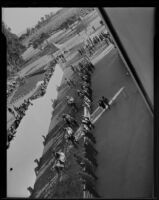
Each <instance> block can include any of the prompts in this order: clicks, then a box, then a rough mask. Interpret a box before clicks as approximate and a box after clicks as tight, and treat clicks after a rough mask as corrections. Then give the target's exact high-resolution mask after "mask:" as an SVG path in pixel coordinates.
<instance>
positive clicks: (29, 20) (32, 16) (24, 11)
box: [2, 7, 61, 35]
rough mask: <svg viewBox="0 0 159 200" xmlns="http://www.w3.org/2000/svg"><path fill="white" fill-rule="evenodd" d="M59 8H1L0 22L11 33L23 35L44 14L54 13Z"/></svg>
mask: <svg viewBox="0 0 159 200" xmlns="http://www.w3.org/2000/svg"><path fill="white" fill-rule="evenodd" d="M59 9H61V8H57V7H56V8H54V7H52V8H2V20H3V21H4V23H5V24H7V26H8V27H10V28H11V31H12V33H15V34H17V35H19V34H21V33H23V32H24V31H25V30H26V29H27V28H31V27H32V26H34V25H36V23H37V22H38V20H39V19H40V18H41V17H43V16H44V15H45V14H50V12H56V11H58V10H59Z"/></svg>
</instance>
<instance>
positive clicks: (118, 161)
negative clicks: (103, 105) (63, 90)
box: [92, 50, 153, 198]
mask: <svg viewBox="0 0 159 200" xmlns="http://www.w3.org/2000/svg"><path fill="white" fill-rule="evenodd" d="M95 67H96V70H95V72H94V74H93V77H92V87H93V99H94V104H93V109H94V110H95V109H96V107H97V101H98V99H99V98H100V97H101V96H102V95H104V96H106V97H108V98H111V97H112V96H113V95H114V94H115V93H116V92H117V91H118V90H119V89H120V88H121V87H122V86H125V89H126V94H125V95H120V97H118V100H117V101H116V102H115V103H114V104H113V105H112V108H111V110H109V111H107V112H105V113H104V114H103V115H102V117H101V118H100V119H99V120H98V121H97V122H96V123H95V131H94V134H95V137H96V140H97V144H96V149H97V150H98V152H99V153H98V156H97V162H98V169H97V176H98V178H99V179H98V181H97V192H98V193H99V194H100V195H101V197H103V198H139V197H141V198H150V197H151V195H152V187H153V119H152V116H151V115H150V113H149V111H148V110H147V107H146V105H145V103H144V101H143V99H142V97H141V95H140V93H139V91H138V90H137V88H136V86H135V84H134V83H133V80H132V78H131V77H130V76H126V68H125V66H124V64H123V62H122V60H121V59H120V57H119V55H118V54H117V52H116V50H112V51H111V52H110V53H109V54H108V55H106V56H105V57H104V58H102V59H101V60H100V61H99V62H98V63H96V64H95Z"/></svg>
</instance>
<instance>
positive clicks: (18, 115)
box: [7, 65, 55, 148]
mask: <svg viewBox="0 0 159 200" xmlns="http://www.w3.org/2000/svg"><path fill="white" fill-rule="evenodd" d="M54 68H55V65H51V66H49V68H48V69H47V71H46V73H45V77H44V81H43V83H42V84H41V86H40V87H39V89H38V90H37V91H36V93H35V94H33V95H32V96H31V97H29V98H28V99H25V100H24V102H23V103H22V104H21V105H20V106H19V107H16V106H14V105H13V108H10V107H9V108H8V111H9V112H10V113H11V114H12V115H14V117H15V120H14V122H13V124H12V125H11V126H10V128H9V130H8V134H7V148H9V146H10V142H11V141H12V140H13V139H14V137H15V134H16V129H17V128H18V126H19V124H20V122H21V120H22V118H23V117H24V116H25V112H26V110H27V109H28V107H29V105H33V104H32V102H31V101H32V100H34V99H37V98H38V97H41V96H43V95H44V94H45V93H46V88H47V85H48V83H49V80H50V78H51V76H52V74H53V72H54Z"/></svg>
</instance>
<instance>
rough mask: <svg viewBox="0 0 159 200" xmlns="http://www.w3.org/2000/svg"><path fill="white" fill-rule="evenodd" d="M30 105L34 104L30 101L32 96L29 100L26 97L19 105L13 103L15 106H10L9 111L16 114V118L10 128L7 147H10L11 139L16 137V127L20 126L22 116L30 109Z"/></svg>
mask: <svg viewBox="0 0 159 200" xmlns="http://www.w3.org/2000/svg"><path fill="white" fill-rule="evenodd" d="M29 105H33V104H32V102H31V101H30V98H28V99H27V100H26V99H25V100H24V102H23V103H22V104H21V105H20V106H19V107H16V106H14V105H13V108H10V107H9V108H8V111H9V112H10V113H11V114H12V115H14V117H15V120H14V122H13V124H12V125H11V126H10V128H9V129H8V133H7V137H8V138H7V148H9V146H10V142H11V140H13V138H14V137H15V134H16V129H17V128H18V126H19V124H20V122H21V120H22V118H23V117H24V116H25V111H26V110H27V109H28V107H29Z"/></svg>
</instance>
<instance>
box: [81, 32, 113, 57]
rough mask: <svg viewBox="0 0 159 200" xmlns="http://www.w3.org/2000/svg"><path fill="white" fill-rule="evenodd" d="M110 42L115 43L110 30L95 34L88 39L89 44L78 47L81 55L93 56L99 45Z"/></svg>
mask: <svg viewBox="0 0 159 200" xmlns="http://www.w3.org/2000/svg"><path fill="white" fill-rule="evenodd" d="M110 43H112V44H114V42H113V40H112V39H111V36H110V34H109V33H108V32H107V33H104V32H101V33H100V34H98V35H96V36H94V37H93V38H92V39H91V38H89V39H88V40H87V44H86V45H85V47H81V48H80V49H78V52H79V54H80V55H81V56H83V55H88V56H92V55H93V54H94V53H95V52H96V50H97V49H98V47H99V45H102V44H107V45H109V44H110Z"/></svg>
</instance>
